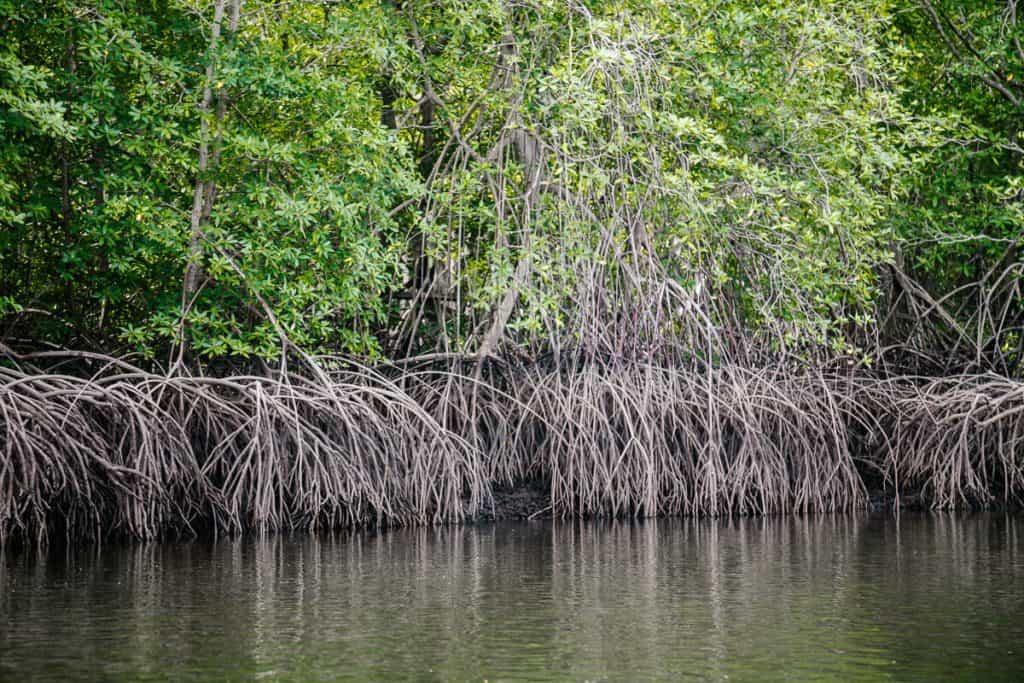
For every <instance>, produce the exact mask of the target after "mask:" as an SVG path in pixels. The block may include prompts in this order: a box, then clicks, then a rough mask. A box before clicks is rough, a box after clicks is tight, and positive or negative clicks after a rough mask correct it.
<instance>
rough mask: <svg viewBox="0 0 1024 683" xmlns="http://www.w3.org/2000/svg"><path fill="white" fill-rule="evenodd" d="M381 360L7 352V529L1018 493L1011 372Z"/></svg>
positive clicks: (203, 525) (436, 517) (3, 419)
mask: <svg viewBox="0 0 1024 683" xmlns="http://www.w3.org/2000/svg"><path fill="white" fill-rule="evenodd" d="M389 371H390V372H392V376H390V377H384V376H382V375H381V374H378V373H376V372H374V371H370V370H366V369H360V370H345V371H339V372H335V373H333V374H330V375H327V374H325V373H320V374H319V377H320V379H318V380H315V381H314V380H311V379H308V378H306V377H302V376H298V375H288V376H274V377H227V378H209V377H199V376H187V375H176V376H170V377H168V376H163V375H155V374H150V373H146V372H142V371H138V370H136V369H132V368H129V367H127V366H124V365H123V364H122V365H117V364H116V363H115V362H114V361H112V360H111V365H110V366H108V368H107V370H106V371H104V372H102V373H99V374H97V375H94V376H93V377H91V378H89V379H83V378H81V377H76V376H73V375H68V374H44V373H39V372H35V371H33V372H28V371H24V370H20V369H12V368H10V367H8V368H0V378H2V384H0V538H6V537H10V536H12V535H23V536H36V537H38V538H45V537H46V536H47V535H48V534H51V533H54V532H62V533H66V534H67V535H69V536H71V537H91V538H96V537H103V536H128V537H135V538H152V537H155V536H158V535H162V534H166V533H190V532H194V531H195V532H198V531H201V530H208V531H210V530H212V531H223V532H229V533H230V532H237V531H244V530H277V529H293V528H316V527H327V526H352V525H366V524H370V525H391V524H424V523H431V522H444V521H459V520H463V519H466V518H471V517H473V516H476V515H478V514H480V513H481V512H482V511H485V510H486V509H487V508H488V506H489V503H490V500H491V490H492V486H494V485H499V484H501V485H504V484H515V483H517V482H522V481H528V480H529V481H542V482H545V485H546V486H549V487H550V489H549V490H550V505H551V507H552V510H553V512H554V513H555V514H556V515H644V516H646V515H663V514H667V515H680V514H681V515H697V514H730V513H739V514H772V513H780V512H812V511H828V510H837V509H850V508H860V507H864V506H866V504H867V502H868V501H867V488H866V484H865V482H866V481H873V482H880V483H881V484H882V485H884V486H886V487H888V488H890V489H896V490H898V489H899V488H901V487H913V488H915V489H920V490H921V492H922V493H923V494H924V496H925V498H926V500H927V501H928V502H930V503H931V504H932V505H934V506H936V507H943V508H948V507H955V506H960V505H967V504H987V503H1007V504H1009V503H1013V502H1017V501H1019V499H1020V497H1021V493H1022V492H1024V445H1022V440H1024V384H1022V383H1021V382H1018V381H1012V380H1008V379H1002V378H998V377H995V376H964V377H957V378H949V379H941V380H924V379H919V378H896V379H875V378H870V377H857V376H853V377H851V376H838V375H834V374H826V373H823V372H820V371H808V370H802V371H793V370H785V369H781V368H773V369H768V368H762V369H750V368H740V367H738V366H725V367H719V368H708V367H706V366H702V367H696V366H695V367H662V366H656V365H648V364H642V363H635V362H624V361H623V362H620V361H608V362H594V361H588V362H586V363H579V364H575V365H562V366H557V365H553V364H550V365H544V364H539V363H536V364H521V365H503V364H500V363H496V362H494V363H487V364H486V366H485V367H483V368H481V367H480V366H478V365H476V364H475V363H469V362H464V363H463V364H461V365H460V364H459V362H454V363H450V362H445V363H443V364H441V365H438V364H437V363H436V362H435V363H433V364H432V363H425V364H421V365H409V366H406V367H405V368H404V369H403V370H402V371H401V372H398V371H396V370H394V368H393V367H392V368H390V370H389Z"/></svg>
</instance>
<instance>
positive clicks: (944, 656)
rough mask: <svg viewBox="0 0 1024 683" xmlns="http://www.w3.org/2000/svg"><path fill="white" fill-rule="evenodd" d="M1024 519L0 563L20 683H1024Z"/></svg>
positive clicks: (243, 548) (350, 542)
mask: <svg viewBox="0 0 1024 683" xmlns="http://www.w3.org/2000/svg"><path fill="white" fill-rule="evenodd" d="M1022 537H1024V518H1020V517H1005V516H1002V515H977V516H937V515H903V516H902V517H901V518H900V519H899V520H898V521H897V520H896V519H894V518H888V517H859V516H841V517H814V518H809V519H800V518H781V519H767V520H765V519H760V520H740V521H732V522H726V521H665V520H662V521H657V522H650V521H649V522H644V523H635V524H629V523H608V522H606V523H563V524H559V523H555V524H551V523H522V524H499V525H494V526H484V527H467V528H448V529H420V530H411V531H393V532H387V533H380V534H378V533H359V534H347V535H341V536H332V537H328V538H319V539H314V538H309V537H295V538H288V537H274V538H270V539H266V540H252V539H250V540H243V541H223V542H218V543H187V544H160V545H149V546H141V547H129V548H124V547H104V548H101V549H95V548H94V549H92V550H78V551H75V552H71V553H65V552H59V553H55V552H52V551H51V553H50V554H49V556H47V557H45V558H43V557H40V556H38V555H36V554H32V553H28V554H26V553H21V554H18V555H14V554H11V553H9V552H8V553H7V554H6V555H5V556H3V564H2V565H0V680H4V681H34V680H38V681H73V680H77V681H253V680H268V681H277V680H280V681H463V680H464V681H483V680H488V681H513V680H531V681H604V680H608V681H649V680H666V681H672V680H714V681H726V680H728V681H738V680H749V681H812V680H813V681H828V680H836V681H858V680H862V681H888V680H891V681H938V680H962V681H1024V538H1022Z"/></svg>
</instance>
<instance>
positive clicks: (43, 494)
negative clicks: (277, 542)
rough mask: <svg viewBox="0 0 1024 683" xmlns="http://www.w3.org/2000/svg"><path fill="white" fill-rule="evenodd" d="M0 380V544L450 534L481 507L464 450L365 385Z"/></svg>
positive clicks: (473, 464) (481, 485) (479, 478)
mask: <svg viewBox="0 0 1024 683" xmlns="http://www.w3.org/2000/svg"><path fill="white" fill-rule="evenodd" d="M0 373H3V374H2V379H3V383H2V384H0V538H6V537H9V536H11V535H12V534H21V535H35V536H37V537H43V536H45V535H46V534H47V533H48V532H52V531H55V530H58V529H63V530H64V531H66V533H67V534H68V535H69V536H74V537H88V538H99V537H106V536H127V537H133V538H140V539H144V538H153V537H156V536H158V535H161V534H164V533H168V532H177V533H188V532H190V531H193V532H194V531H198V530H199V529H201V528H206V529H211V530H213V531H224V532H238V531H244V530H258V531H269V530H278V529H296V528H302V529H312V528H316V527H320V526H348V525H361V524H377V525H391V524H424V523H429V522H440V521H458V520H461V519H464V518H466V517H467V516H472V515H474V514H475V513H476V512H477V510H478V509H479V508H480V507H481V506H482V505H484V504H485V503H486V501H487V496H488V494H489V489H488V488H487V479H486V476H485V473H484V472H483V470H482V465H481V461H480V459H479V458H478V456H477V454H476V452H475V451H474V450H473V449H472V448H470V447H469V446H468V444H466V443H465V442H464V441H463V440H462V439H460V438H459V437H458V436H456V435H455V434H454V433H453V432H451V431H448V430H444V429H442V428H441V427H440V426H439V425H438V424H437V423H436V422H435V421H434V420H433V419H432V418H431V417H430V416H429V415H428V414H427V413H426V412H425V411H424V410H423V409H422V408H420V407H419V406H418V405H417V404H416V403H415V402H413V401H412V400H411V399H410V398H409V397H408V396H407V395H406V394H404V393H403V392H401V391H399V390H398V389H397V388H396V387H395V386H394V385H392V384H390V383H388V382H386V381H384V380H382V379H380V378H379V377H374V376H371V375H368V374H361V375H358V376H350V377H347V378H339V379H338V380H336V381H331V382H329V383H326V382H313V381H310V380H307V379H303V378H300V377H294V376H289V377H280V378H264V377H232V378H224V379H212V378H204V377H189V376H174V377H164V376H157V375H150V374H144V373H115V374H112V375H109V376H105V377H99V378H93V379H80V378H75V377H71V376H66V375H52V374H26V373H22V372H18V371H13V370H10V369H2V370H0Z"/></svg>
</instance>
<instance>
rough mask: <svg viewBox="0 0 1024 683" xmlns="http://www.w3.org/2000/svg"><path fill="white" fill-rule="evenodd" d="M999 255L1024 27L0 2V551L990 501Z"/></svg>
mask: <svg viewBox="0 0 1024 683" xmlns="http://www.w3.org/2000/svg"><path fill="white" fill-rule="evenodd" d="M1022 251H1024V4H1021V5H1020V6H1019V7H1018V2H1017V0H966V1H956V2H954V1H952V0H716V1H711V0H290V1H282V0H131V1H129V0H45V1H44V0H0V544H2V543H4V542H19V543H20V542H26V543H36V542H45V541H47V539H55V538H62V539H71V540H99V539H106V538H121V539H154V538H167V537H181V536H192V535H199V534H221V535H229V536H231V535H237V534H243V533H249V532H257V533H259V532H271V531H286V530H314V529H338V528H360V527H367V526H369V527H383V526H401V525H420V526H422V525H435V524H442V523H457V522H471V521H476V520H482V519H490V518H502V517H508V516H521V517H527V516H528V517H537V516H550V517H555V518H566V517H569V518H578V517H618V518H634V517H662V516H665V517H671V516H687V517H693V516H726V515H774V514H780V513H795V514H805V513H821V512H830V511H839V510H856V509H869V508H876V509H891V510H899V508H900V507H904V506H907V505H915V506H920V507H925V508H937V509H954V508H974V509H977V508H983V507H987V508H992V507H997V508H1014V507H1016V506H1019V505H1020V503H1021V502H1022V500H1024V295H1022V288H1024V253H1022ZM517 501H518V502H517ZM523 501H525V502H523Z"/></svg>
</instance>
